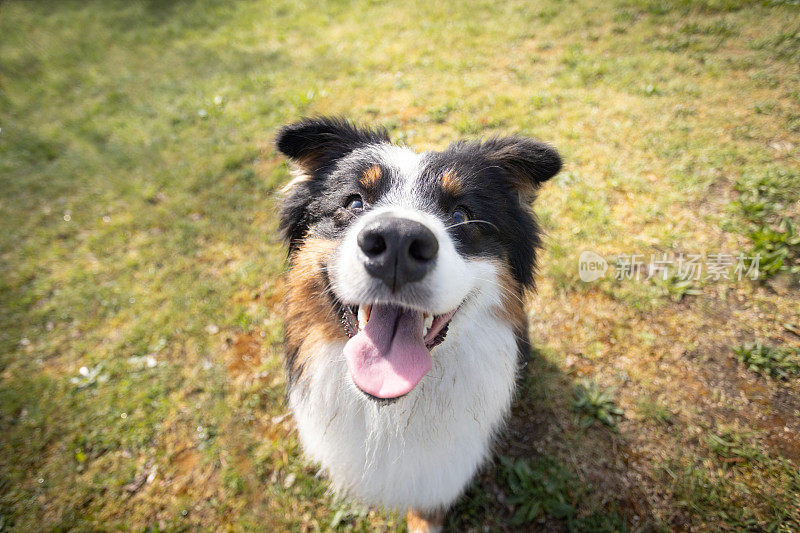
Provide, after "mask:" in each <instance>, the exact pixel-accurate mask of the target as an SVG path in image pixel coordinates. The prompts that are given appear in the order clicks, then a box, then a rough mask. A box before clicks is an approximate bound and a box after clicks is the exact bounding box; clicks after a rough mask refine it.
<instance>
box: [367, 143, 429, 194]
mask: <svg viewBox="0 0 800 533" xmlns="http://www.w3.org/2000/svg"><path fill="white" fill-rule="evenodd" d="M371 150H373V154H372V155H373V157H376V158H377V160H378V161H380V162H381V164H383V165H385V166H386V167H388V168H389V169H390V170H392V175H393V176H394V181H393V183H392V187H391V189H390V190H389V191H388V192H387V193H386V194H385V195H384V197H383V198H381V200H380V202H379V204H381V205H398V206H403V207H418V205H417V204H418V203H419V202H418V201H416V200H415V195H414V189H415V188H416V186H417V184H418V183H419V178H420V172H421V171H422V156H423V155H424V154H418V153H416V152H414V151H413V150H411V149H410V148H405V147H403V146H397V145H394V144H381V145H378V146H375V147H373V148H371Z"/></svg>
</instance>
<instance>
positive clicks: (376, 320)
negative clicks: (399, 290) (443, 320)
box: [344, 304, 432, 398]
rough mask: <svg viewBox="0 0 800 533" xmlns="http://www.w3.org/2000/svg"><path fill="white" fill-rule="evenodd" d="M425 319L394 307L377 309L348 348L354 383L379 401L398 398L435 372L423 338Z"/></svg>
mask: <svg viewBox="0 0 800 533" xmlns="http://www.w3.org/2000/svg"><path fill="white" fill-rule="evenodd" d="M422 325H423V316H422V313H421V312H418V311H407V310H401V309H400V308H399V307H395V306H393V305H377V304H376V305H373V306H372V311H371V313H370V315H369V321H368V322H367V325H366V326H365V327H364V329H362V330H361V331H359V332H358V334H356V335H355V336H354V337H353V338H352V339H350V340H349V341H348V342H347V344H346V345H345V347H344V357H345V360H346V361H347V368H348V369H349V370H350V375H351V376H352V377H353V381H354V382H355V384H356V385H358V387H359V388H360V389H361V390H363V391H364V392H366V393H368V394H371V395H373V396H377V397H378V398H397V397H398V396H402V395H404V394H407V393H408V392H410V391H411V389H413V388H414V387H416V385H417V383H419V380H421V379H422V376H424V375H425V374H427V373H428V371H429V370H430V369H431V365H432V361H431V353H430V352H429V351H428V349H427V348H426V347H425V341H424V339H423V338H422Z"/></svg>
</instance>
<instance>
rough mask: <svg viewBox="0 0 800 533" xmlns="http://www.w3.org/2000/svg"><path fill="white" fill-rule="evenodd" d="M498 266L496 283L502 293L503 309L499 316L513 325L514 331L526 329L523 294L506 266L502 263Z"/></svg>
mask: <svg viewBox="0 0 800 533" xmlns="http://www.w3.org/2000/svg"><path fill="white" fill-rule="evenodd" d="M498 266H499V269H498V270H499V271H498V274H497V281H498V284H499V285H500V289H501V290H502V293H503V308H502V310H501V311H500V313H499V316H500V318H502V319H504V320H507V321H508V322H510V323H511V324H513V325H514V329H515V330H516V331H520V330H522V329H524V328H526V327H527V321H528V317H527V315H526V313H525V293H524V291H523V290H522V287H520V284H519V282H517V280H516V279H514V276H513V275H512V274H511V270H509V268H508V266H506V265H504V264H502V263H500V264H498Z"/></svg>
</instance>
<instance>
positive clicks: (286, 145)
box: [275, 117, 389, 177]
mask: <svg viewBox="0 0 800 533" xmlns="http://www.w3.org/2000/svg"><path fill="white" fill-rule="evenodd" d="M385 142H389V134H388V133H387V132H386V130H382V129H379V130H371V129H365V128H359V127H357V126H355V125H353V124H352V123H350V122H348V121H347V120H345V119H342V118H336V117H317V118H307V119H303V120H301V121H300V122H296V123H294V124H291V125H289V126H284V127H283V128H281V130H280V131H279V132H278V135H277V137H276V139H275V146H276V147H277V148H278V151H280V152H281V153H282V154H284V155H285V156H287V157H288V158H289V159H291V160H292V162H293V163H294V164H295V165H297V166H298V167H299V169H300V171H301V172H303V173H305V174H307V176H308V177H312V176H313V175H314V174H315V173H316V172H317V171H319V170H320V169H322V168H324V167H327V166H329V165H331V164H333V163H334V162H335V161H336V160H337V159H340V158H342V157H344V156H345V155H347V154H348V153H350V152H352V151H353V150H355V149H356V148H358V147H360V146H364V145H367V144H374V143H385Z"/></svg>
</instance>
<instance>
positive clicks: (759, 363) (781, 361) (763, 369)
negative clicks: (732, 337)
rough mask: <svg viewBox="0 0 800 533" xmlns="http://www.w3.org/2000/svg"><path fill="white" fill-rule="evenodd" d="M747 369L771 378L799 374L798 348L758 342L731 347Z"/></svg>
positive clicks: (799, 351)
mask: <svg viewBox="0 0 800 533" xmlns="http://www.w3.org/2000/svg"><path fill="white" fill-rule="evenodd" d="M733 353H734V354H736V358H737V359H738V360H739V361H741V362H742V363H743V364H744V365H745V366H746V367H747V369H748V370H752V371H753V372H757V373H759V374H763V375H765V376H768V377H772V378H779V379H789V378H791V377H793V376H797V375H798V374H800V348H791V347H787V346H778V347H775V346H766V345H764V344H761V343H760V342H756V343H752V344H742V345H740V346H738V347H736V348H734V349H733Z"/></svg>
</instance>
